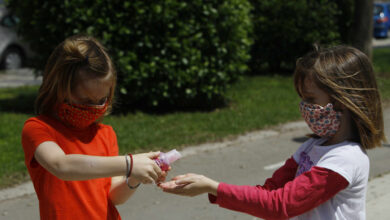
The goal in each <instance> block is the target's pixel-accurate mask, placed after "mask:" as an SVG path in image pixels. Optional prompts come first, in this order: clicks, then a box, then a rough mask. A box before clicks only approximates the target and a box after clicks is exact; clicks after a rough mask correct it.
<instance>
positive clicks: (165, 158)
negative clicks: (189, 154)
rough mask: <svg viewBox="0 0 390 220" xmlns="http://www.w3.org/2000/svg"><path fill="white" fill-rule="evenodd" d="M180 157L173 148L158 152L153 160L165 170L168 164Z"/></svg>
mask: <svg viewBox="0 0 390 220" xmlns="http://www.w3.org/2000/svg"><path fill="white" fill-rule="evenodd" d="M180 158H181V154H180V153H179V152H178V151H177V150H176V149H173V150H171V151H169V152H167V153H160V155H159V156H158V158H157V159H155V161H156V163H157V165H158V166H159V167H160V168H161V170H162V171H167V170H168V168H169V165H170V164H172V163H173V162H175V161H176V160H178V159H180Z"/></svg>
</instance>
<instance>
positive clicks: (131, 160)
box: [127, 154, 133, 178]
mask: <svg viewBox="0 0 390 220" xmlns="http://www.w3.org/2000/svg"><path fill="white" fill-rule="evenodd" d="M129 156H130V170H129V175H128V176H127V178H129V177H130V176H131V171H132V170H133V155H132V154H129Z"/></svg>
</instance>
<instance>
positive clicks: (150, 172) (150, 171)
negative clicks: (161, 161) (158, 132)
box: [131, 152, 167, 184]
mask: <svg viewBox="0 0 390 220" xmlns="http://www.w3.org/2000/svg"><path fill="white" fill-rule="evenodd" d="M159 154H160V152H150V153H144V154H135V155H133V170H132V173H131V177H133V178H135V179H137V180H138V181H140V182H141V183H144V184H149V183H153V182H156V183H157V182H159V181H161V180H164V179H165V177H166V175H167V174H166V172H163V171H161V169H160V167H159V166H158V165H157V164H156V162H155V161H154V160H153V159H156V158H157V157H158V155H159Z"/></svg>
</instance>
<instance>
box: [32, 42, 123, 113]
mask: <svg viewBox="0 0 390 220" xmlns="http://www.w3.org/2000/svg"><path fill="white" fill-rule="evenodd" d="M81 71H82V72H83V75H85V74H87V75H86V76H87V77H97V78H105V77H109V78H110V79H111V81H112V87H111V89H110V96H109V97H108V100H107V101H108V106H109V107H108V109H109V110H111V108H112V103H113V99H114V91H115V86H116V72H115V68H114V66H113V63H112V61H111V59H110V57H109V56H108V54H107V52H106V50H105V48H104V47H103V46H102V45H101V44H100V43H99V42H98V41H97V40H96V39H95V38H93V37H90V36H84V35H75V36H71V37H69V38H67V39H65V40H64V41H63V42H62V43H60V44H59V45H58V46H57V47H56V48H55V49H54V51H53V53H52V54H51V55H50V57H49V59H48V61H47V63H46V66H45V70H44V73H43V82H42V85H41V87H40V89H39V94H38V97H37V99H36V101H35V111H36V113H37V114H43V115H52V114H53V110H54V108H55V107H56V106H57V105H58V104H60V103H63V102H64V101H65V99H67V98H69V97H70V95H71V92H72V90H73V89H74V88H75V87H76V86H77V83H78V81H79V80H80V72H81ZM107 112H109V111H107Z"/></svg>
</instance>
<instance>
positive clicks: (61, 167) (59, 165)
mask: <svg viewBox="0 0 390 220" xmlns="http://www.w3.org/2000/svg"><path fill="white" fill-rule="evenodd" d="M49 171H50V173H51V174H53V175H54V176H56V177H57V178H58V179H61V180H64V181H69V180H73V179H72V178H71V175H70V172H69V167H68V166H67V164H66V163H65V162H64V161H63V160H58V161H56V162H54V163H53V164H52V166H51V167H50V168H49Z"/></svg>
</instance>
